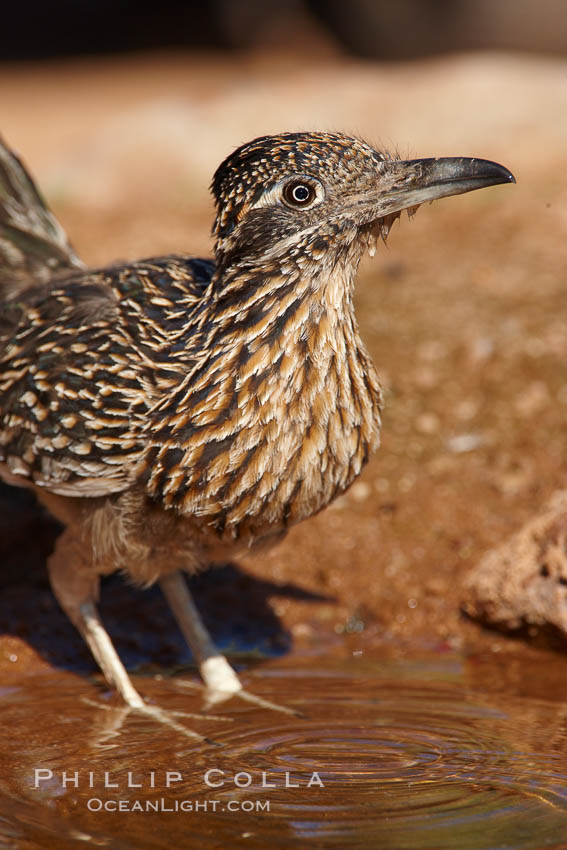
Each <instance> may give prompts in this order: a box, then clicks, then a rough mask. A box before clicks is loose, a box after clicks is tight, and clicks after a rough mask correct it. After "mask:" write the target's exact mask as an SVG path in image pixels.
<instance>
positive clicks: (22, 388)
mask: <svg viewBox="0 0 567 850" xmlns="http://www.w3.org/2000/svg"><path fill="white" fill-rule="evenodd" d="M514 182H515V179H514V176H513V175H512V174H511V172H510V171H509V170H508V169H507V168H505V167H504V166H502V165H499V164H498V163H495V162H491V161H489V160H484V159H478V158H473V157H441V158H422V159H406V160H404V159H401V158H400V157H399V156H397V155H393V154H389V153H388V152H385V151H382V150H379V149H376V148H374V147H372V146H371V145H370V144H368V143H367V142H365V141H363V140H362V139H360V138H357V137H356V138H355V137H350V136H347V135H344V134H342V133H338V132H315V131H313V132H284V133H281V134H279V135H272V136H262V137H259V138H256V139H254V140H253V141H250V142H248V143H246V144H243V145H241V146H240V147H238V148H237V149H236V150H235V151H234V152H233V153H231V154H230V155H229V156H228V157H227V158H226V159H225V160H224V161H223V162H222V163H221V165H220V166H219V167H218V169H217V170H216V172H215V174H214V177H213V179H212V183H211V189H212V193H213V197H214V203H215V218H214V223H213V227H212V237H213V241H214V257H213V259H201V258H198V257H194V256H192V255H190V254H185V253H180V254H174V255H168V256H160V257H152V258H150V259H142V260H137V261H134V262H120V263H115V264H113V265H109V266H107V267H104V268H98V269H88V268H86V267H85V265H84V264H83V262H82V261H81V260H80V259H79V257H78V256H77V255H76V253H75V251H74V249H73V248H72V246H71V243H70V242H69V240H68V238H67V236H66V234H65V232H64V230H63V228H62V227H61V225H60V224H59V223H58V221H57V219H56V218H55V216H54V215H53V213H52V212H51V211H50V209H49V207H48V206H47V204H46V202H45V201H44V199H43V197H42V195H41V194H40V192H39V190H38V188H37V187H36V185H35V182H34V180H33V178H32V177H31V176H30V174H29V173H28V171H27V169H26V167H25V166H24V164H23V163H22V161H21V160H20V159H19V158H18V156H17V155H16V154H15V153H14V152H13V151H12V150H11V149H10V148H9V147H8V146H7V145H6V144H5V143H2V144H1V145H0V302H1V312H0V476H1V477H2V479H3V480H4V481H6V482H7V483H9V484H11V485H16V486H20V487H27V488H30V489H31V490H33V491H34V492H35V494H36V495H37V497H38V499H39V501H40V502H41V503H42V504H43V505H44V506H45V507H46V508H47V509H48V511H50V512H51V513H52V514H53V515H54V516H55V517H56V518H58V519H59V520H60V521H61V523H62V524H63V525H64V531H63V532H62V534H61V536H60V537H59V538H58V540H57V543H56V546H55V550H54V552H53V554H52V555H51V557H50V558H49V559H48V572H49V577H50V582H51V586H52V589H53V592H54V594H55V596H56V597H57V599H58V601H59V603H60V605H61V607H62V608H63V610H64V611H65V612H66V614H67V615H68V617H69V619H70V620H71V621H72V623H73V624H74V625H75V626H76V628H77V629H78V631H79V632H80V633H81V635H82V636H83V638H84V639H85V641H86V643H87V644H88V646H89V648H90V650H91V652H92V654H93V656H94V658H95V659H96V661H97V663H98V665H99V667H100V669H101V671H102V673H103V674H104V677H105V678H106V680H107V682H108V684H109V685H110V686H111V687H112V688H114V689H116V690H117V691H118V693H119V694H120V696H121V697H122V700H123V701H124V703H125V704H126V705H127V706H129V707H130V708H132V709H138V710H149V709H148V706H147V703H146V702H145V701H144V699H143V698H142V696H141V695H140V694H139V693H138V691H137V690H136V689H135V687H134V685H133V683H132V681H131V679H130V677H129V675H128V673H127V671H126V669H125V668H124V666H123V664H122V662H121V660H120V658H119V656H118V654H117V652H116V650H115V649H114V646H113V644H112V641H111V638H110V636H109V635H108V633H107V631H106V629H105V627H104V625H103V623H102V621H101V618H100V615H99V613H98V609H97V602H98V598H99V585H100V578H101V576H104V575H107V574H109V573H112V572H114V571H117V570H119V571H122V572H123V573H125V574H126V575H127V576H128V577H129V579H131V580H132V581H133V582H134V583H136V584H137V585H139V586H142V587H147V586H150V585H152V584H153V583H155V582H159V584H160V586H161V588H162V590H163V592H164V594H165V597H166V600H167V601H168V603H169V605H170V607H171V609H172V612H173V614H174V616H175V618H176V620H177V622H178V624H179V626H180V628H181V631H182V632H183V635H184V636H185V638H186V640H187V642H188V644H189V646H190V648H191V651H192V653H193V656H194V659H195V661H196V663H197V665H198V667H199V671H200V674H201V677H202V681H203V683H204V687H205V689H206V691H207V693H209V694H210V695H211V699H212V701H215V700H217V701H220V700H222V699H227V698H229V697H231V696H235V695H242V696H246V695H248V697H252V696H253V695H250V694H248V692H247V691H245V689H244V688H243V687H242V684H241V682H240V680H239V678H238V676H237V675H236V673H235V672H234V670H233V669H232V667H231V666H230V664H229V663H228V661H227V659H226V658H225V656H224V655H222V654H221V653H220V652H219V650H218V649H217V648H216V647H215V645H214V642H213V640H212V638H211V637H210V635H209V633H208V632H207V630H206V628H205V626H204V624H203V622H202V620H201V618H200V615H199V613H198V611H197V608H196V606H195V604H194V602H193V599H192V596H191V593H190V590H189V587H188V585H187V582H186V580H185V578H184V573H188V574H192V573H194V572H196V571H197V570H199V569H201V568H203V567H205V566H208V565H211V564H214V563H218V562H221V563H222V562H224V563H226V561H227V559H232V558H235V557H238V555H239V554H242V553H244V552H249V551H250V550H252V549H257V550H259V551H261V550H262V549H265V548H266V547H268V546H271V545H273V544H275V543H276V542H277V541H279V540H281V538H282V537H283V536H284V535H285V533H286V532H287V531H288V529H289V528H291V527H292V526H294V525H295V524H296V523H298V522H300V521H302V520H305V519H307V518H308V517H310V516H312V515H313V514H316V513H317V512H318V511H321V510H322V509H323V508H325V507H326V506H327V505H328V504H329V503H330V502H332V501H333V499H335V498H336V497H337V496H338V495H340V494H341V493H343V492H345V490H347V488H348V487H349V486H350V485H351V484H352V482H353V481H354V480H355V479H356V477H357V476H358V475H359V474H360V472H361V471H362V469H363V467H364V465H365V464H366V462H367V461H368V458H369V456H370V455H371V453H372V452H373V451H375V450H376V448H377V447H378V443H379V435H380V424H381V423H380V416H381V411H382V406H383V395H382V389H381V386H380V382H379V379H378V375H377V372H376V369H375V367H374V365H373V363H372V361H371V359H370V356H369V354H368V352H367V350H366V348H365V346H364V343H363V341H362V339H361V337H360V334H359V330H358V325H357V321H356V317H355V313H354V307H353V290H354V283H355V278H356V274H357V270H358V266H359V263H360V260H361V258H362V256H363V255H364V254H365V252H366V251H368V252H369V253H370V255H371V256H373V255H374V252H375V250H376V245H377V242H378V240H379V238H382V239H383V240H384V241H386V238H387V237H388V234H389V231H390V228H391V226H392V224H393V223H394V221H395V220H396V219H397V218H399V217H400V215H401V213H402V211H404V210H407V211H408V213H409V214H413V212H415V210H416V209H417V208H418V206H419V205H421V204H423V203H424V202H428V201H432V200H435V199H439V198H444V197H447V196H450V195H457V194H461V193H464V192H469V191H472V190H476V189H480V188H483V187H487V186H493V185H496V184H506V183H514Z"/></svg>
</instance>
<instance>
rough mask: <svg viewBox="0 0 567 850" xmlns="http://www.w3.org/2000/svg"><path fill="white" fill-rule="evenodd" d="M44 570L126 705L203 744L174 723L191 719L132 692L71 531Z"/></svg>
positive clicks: (94, 580) (92, 574)
mask: <svg viewBox="0 0 567 850" xmlns="http://www.w3.org/2000/svg"><path fill="white" fill-rule="evenodd" d="M48 570H49V579H50V582H51V587H52V588H53V592H54V593H55V596H56V597H57V600H58V602H59V604H60V605H61V607H62V608H63V610H64V611H65V613H66V614H67V616H68V617H69V619H70V620H71V622H72V623H73V625H74V626H76V628H77V629H78V630H79V632H80V633H81V635H82V636H83V638H84V640H85V642H86V643H87V645H88V647H89V649H90V650H91V652H92V654H93V656H94V658H95V660H96V662H97V664H98V666H99V667H100V669H101V670H102V672H103V674H104V677H105V679H106V681H107V682H108V684H109V685H110V686H111V687H113V688H115V689H116V690H117V691H118V693H119V694H120V696H121V697H122V699H123V700H124V702H125V703H126V705H127V706H128V707H129V708H131V709H136V710H137V711H141V712H143V713H144V714H146V715H148V716H149V717H151V718H152V719H153V720H157V721H158V722H159V723H163V724H164V725H166V726H168V727H170V728H171V729H174V730H175V731H176V732H180V733H181V734H182V735H184V736H185V737H188V738H191V739H192V740H198V741H203V740H205V738H204V736H203V735H200V734H198V733H197V732H193V731H192V730H191V729H187V728H186V727H185V726H183V725H181V724H180V723H178V722H177V721H176V720H175V719H174V718H175V717H195V715H192V714H187V713H186V712H181V711H167V710H164V709H161V708H159V707H158V706H153V705H147V704H146V703H145V702H144V700H143V699H142V697H141V696H140V694H139V693H138V692H137V690H136V689H135V688H134V686H133V684H132V682H131V681H130V677H129V676H128V673H127V672H126V669H125V667H124V665H123V664H122V662H121V660H120V658H119V656H118V653H117V652H116V650H115V649H114V646H113V644H112V641H111V639H110V637H109V635H108V632H107V631H106V629H105V627H104V625H103V623H102V620H101V619H100V616H99V613H98V611H97V607H96V602H97V601H98V591H99V576H98V574H97V572H96V570H95V569H94V567H93V565H92V563H90V562H89V563H86V562H85V543H84V541H82V540H81V539H80V537H77V536H76V535H74V534H73V531H72V530H71V529H66V530H65V531H64V532H63V534H62V535H61V536H60V537H59V539H58V540H57V544H56V547H55V551H54V553H53V555H52V556H51V557H50V559H49V561H48ZM210 719H212V718H210ZM215 719H219V720H223V719H225V718H215Z"/></svg>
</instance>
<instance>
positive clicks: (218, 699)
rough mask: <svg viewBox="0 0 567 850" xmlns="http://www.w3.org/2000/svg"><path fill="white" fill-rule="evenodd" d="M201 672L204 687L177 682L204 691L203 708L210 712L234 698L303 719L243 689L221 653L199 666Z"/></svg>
mask: <svg viewBox="0 0 567 850" xmlns="http://www.w3.org/2000/svg"><path fill="white" fill-rule="evenodd" d="M199 671H200V673H201V677H202V679H203V682H204V686H203V685H198V684H196V683H194V682H186V681H184V680H177V681H178V684H180V685H181V686H183V687H189V688H198V689H202V690H203V691H204V703H203V707H204V709H205V711H208V710H209V709H210V708H211V707H212V706H214V705H218V704H219V703H222V702H226V701H227V700H229V699H231V698H232V697H238V698H239V699H242V700H245V702H250V703H252V704H254V705H257V706H259V707H260V708H267V709H269V710H270V711H279V712H281V713H282V714H291V715H293V716H295V717H301V712H299V711H296V710H295V709H293V708H288V707H287V706H285V705H278V704H277V703H275V702H271V701H270V700H267V699H264V698H263V697H259V696H256V694H253V693H250V691H247V690H245V689H244V688H243V687H242V683H241V682H240V679H239V678H238V676H237V675H236V673H235V672H234V670H233V669H232V667H231V666H230V664H229V663H228V661H227V660H226V658H225V657H224V655H221V654H220V653H219V654H218V655H213V656H211V657H210V658H207V659H206V660H205V661H203V662H202V663H201V664H200V665H199Z"/></svg>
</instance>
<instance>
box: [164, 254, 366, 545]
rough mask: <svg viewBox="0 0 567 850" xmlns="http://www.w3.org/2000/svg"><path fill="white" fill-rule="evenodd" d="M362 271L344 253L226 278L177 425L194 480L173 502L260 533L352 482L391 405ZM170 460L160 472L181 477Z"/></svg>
mask: <svg viewBox="0 0 567 850" xmlns="http://www.w3.org/2000/svg"><path fill="white" fill-rule="evenodd" d="M352 276H353V271H352V263H347V262H345V263H344V264H343V263H338V264H336V265H335V266H333V268H332V269H330V270H329V269H321V270H320V273H316V274H314V273H313V269H309V271H308V273H307V272H306V270H305V269H301V267H299V266H295V267H294V268H290V269H287V270H286V269H285V268H284V269H282V268H279V269H275V268H274V269H273V270H272V271H271V272H270V273H269V274H266V271H265V269H264V270H263V272H261V270H260V269H258V270H254V269H248V270H247V272H246V280H243V278H242V276H240V277H239V276H237V275H235V276H234V279H233V280H230V279H229V280H225V281H224V285H223V287H222V290H221V291H220V293H218V294H217V296H216V297H214V298H212V299H211V300H210V305H209V307H208V310H207V311H204V312H203V316H202V318H201V322H200V327H201V339H200V348H201V350H202V351H204V352H208V353H207V354H206V355H205V356H203V359H202V363H201V365H199V366H198V367H197V368H196V369H194V370H193V373H192V375H191V377H190V380H189V381H188V384H187V385H186V386H185V387H184V388H181V389H180V392H179V393H178V394H177V399H176V405H175V406H176V411H175V415H174V416H173V417H171V419H170V422H169V424H168V427H167V431H168V435H167V436H168V439H167V443H168V444H169V445H170V446H171V445H175V446H176V460H177V461H178V462H179V464H180V465H181V466H182V467H183V471H184V472H183V474H184V480H185V483H184V486H183V488H181V489H178V490H176V491H173V490H172V492H171V493H170V494H168V493H164V492H163V490H161V495H162V497H163V498H165V501H166V503H167V502H168V503H169V504H172V505H176V507H177V508H178V510H180V511H181V512H183V513H188V514H189V513H191V514H198V515H201V516H209V517H210V520H209V521H210V522H211V523H213V524H215V525H217V527H218V529H219V533H225V534H230V533H233V534H238V535H242V534H243V533H246V531H248V534H249V535H250V536H254V535H255V534H257V533H259V531H257V529H261V528H263V527H266V526H267V525H270V526H272V527H273V526H276V527H277V526H282V527H285V525H287V524H290V523H293V522H296V521H299V520H300V519H303V518H304V517H306V516H309V515H310V514H312V513H315V512H316V511H317V510H319V509H321V508H322V507H324V506H325V505H327V504H328V503H329V502H330V501H331V500H332V499H333V498H334V497H335V496H336V495H337V494H338V493H340V492H342V491H343V490H345V489H346V488H347V487H348V486H349V484H350V483H351V482H352V480H353V479H354V478H355V477H356V476H357V475H358V473H359V472H360V470H361V468H362V466H363V465H364V463H365V462H366V460H367V458H368V455H369V452H370V451H371V450H372V449H374V448H375V447H376V445H377V443H378V429H379V416H380V405H381V393H380V387H379V384H378V379H377V376H376V373H375V370H374V367H373V366H372V363H371V362H370V360H369V358H368V355H367V354H366V351H365V348H364V346H363V344H362V342H361V340H360V337H359V333H358V328H357V324H356V320H355V316H354V311H353V305H352V287H353V280H352ZM166 455H167V452H165V453H164V452H161V456H162V466H163V468H165V467H166V466H167V464H168V460H167V457H166ZM159 461H160V455H159V454H158V456H157V457H155V456H154V458H153V463H154V466H155V467H156V472H155V475H154V477H155V481H156V482H158V484H159V480H160V479H161V480H163V481H165V480H169V481H171V480H172V476H171V475H169V476H160V474H159V467H160V462H159ZM187 484H188V486H186V485H187ZM150 492H151V482H150ZM154 494H155V488H154Z"/></svg>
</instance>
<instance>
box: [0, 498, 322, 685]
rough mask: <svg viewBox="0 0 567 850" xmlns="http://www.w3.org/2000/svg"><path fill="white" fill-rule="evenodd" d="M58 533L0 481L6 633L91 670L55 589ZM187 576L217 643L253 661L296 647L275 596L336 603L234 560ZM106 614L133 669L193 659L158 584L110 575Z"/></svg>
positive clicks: (0, 605) (0, 618)
mask: <svg viewBox="0 0 567 850" xmlns="http://www.w3.org/2000/svg"><path fill="white" fill-rule="evenodd" d="M60 531H61V526H59V524H58V523H57V522H56V521H55V520H53V519H52V518H51V517H50V516H48V515H47V514H46V513H45V512H44V511H43V509H42V508H41V507H40V506H39V505H38V504H37V502H36V500H35V498H34V496H33V495H32V494H31V493H29V492H27V491H25V490H20V489H16V488H13V487H8V486H7V485H3V484H0V559H1V562H2V567H1V573H0V586H1V590H0V636H1V635H15V636H17V637H19V638H22V639H24V640H25V641H26V642H27V643H28V644H29V645H30V646H32V647H33V648H34V649H35V650H36V651H37V652H38V653H39V654H40V656H42V657H43V658H45V659H47V660H49V662H50V663H51V664H53V665H54V666H56V667H62V668H64V669H67V670H76V671H83V672H84V671H92V670H95V669H96V665H95V662H94V660H93V659H92V657H91V655H90V653H89V651H88V649H87V647H86V645H85V644H84V643H83V641H82V639H81V637H80V636H79V634H78V632H77V631H76V630H75V628H74V627H73V626H72V624H71V623H70V621H69V620H68V619H67V617H66V615H65V614H64V613H63V611H62V610H61V608H60V607H59V605H58V603H57V601H56V599H55V597H54V596H53V594H52V592H51V588H50V586H49V580H48V576H47V569H46V560H47V558H48V557H49V554H50V553H51V551H52V549H53V546H54V543H55V540H56V538H57V535H58V534H59V533H60ZM188 581H189V583H190V585H189V586H190V588H191V591H192V593H193V595H194V598H195V602H196V604H197V607H198V608H199V611H200V612H201V614H202V616H203V620H204V621H205V624H206V625H207V627H208V628H209V630H210V632H211V634H212V636H213V639H214V640H215V642H216V643H217V645H218V646H219V648H220V649H222V650H223V651H226V652H227V653H228V654H229V655H231V654H235V655H237V656H238V655H242V656H246V657H247V660H253V659H254V658H255V657H256V658H261V657H266V656H274V655H280V654H283V653H285V652H287V651H288V650H289V648H290V646H291V636H290V634H289V631H287V630H286V629H285V628H284V627H283V625H282V622H281V620H280V619H279V617H278V616H277V615H276V614H275V612H274V610H273V608H272V606H271V605H270V599H272V598H274V597H276V596H277V597H283V598H287V599H296V600H301V601H312V602H320V601H327V602H328V601H331V600H330V599H329V597H326V596H322V595H320V594H317V593H313V592H311V591H308V590H305V589H303V588H301V587H300V586H298V585H296V584H291V583H289V584H275V583H273V582H270V581H264V580H262V579H258V578H256V577H255V576H253V575H251V574H249V573H248V572H246V571H245V570H244V569H242V568H241V567H239V566H238V565H236V564H232V563H230V564H226V565H224V566H221V567H215V568H213V569H210V570H207V571H205V572H203V573H201V574H199V575H197V576H193V577H191V578H188ZM100 612H101V616H102V619H103V622H104V624H105V626H106V628H107V630H108V632H109V634H110V636H111V638H112V640H113V642H114V644H115V647H116V649H117V651H118V653H119V655H120V657H121V658H122V660H123V662H124V664H125V665H126V667H127V668H129V669H134V668H139V667H143V666H148V665H151V666H152V667H154V666H159V667H166V668H167V667H169V668H171V667H176V666H183V665H185V664H188V663H190V662H191V653H190V650H189V649H188V647H187V645H186V643H185V641H184V639H183V637H182V635H181V633H180V631H179V629H178V627H177V625H176V623H175V621H174V619H173V615H172V614H171V612H170V610H169V608H168V606H167V603H166V602H165V599H164V597H163V595H162V593H161V591H160V589H159V587H157V586H155V587H152V588H150V589H149V590H140V589H139V588H136V587H133V586H131V585H130V584H129V583H128V582H127V580H126V579H124V578H123V577H122V576H120V575H118V574H115V575H113V576H110V577H108V578H106V579H103V581H102V585H101V599H100Z"/></svg>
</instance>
